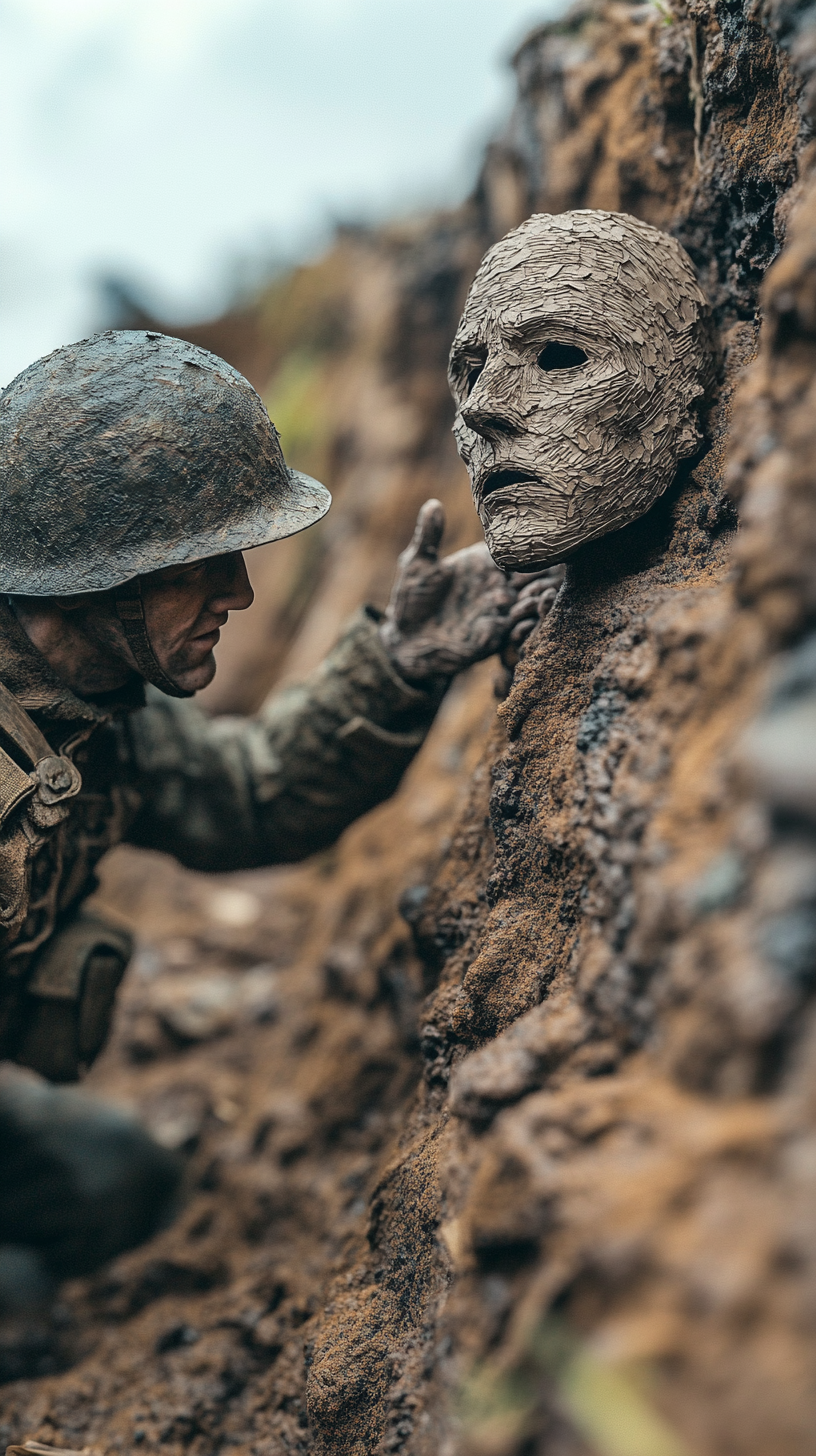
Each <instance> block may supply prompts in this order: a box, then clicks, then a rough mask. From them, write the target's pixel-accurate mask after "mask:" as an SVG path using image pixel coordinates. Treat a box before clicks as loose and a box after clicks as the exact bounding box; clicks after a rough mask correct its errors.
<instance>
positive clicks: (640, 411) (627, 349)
mask: <svg viewBox="0 0 816 1456" xmlns="http://www.w3.org/2000/svg"><path fill="white" fill-rule="evenodd" d="M706 319H707V305H706V300H705V297H704V295H703V293H702V292H701V290H700V288H699V286H698V284H697V281H696V278H695V275H694V270H693V268H692V265H691V261H690V259H689V258H688V256H687V254H686V253H685V252H684V250H683V249H682V248H681V247H680V245H679V244H678V243H676V242H675V241H674V239H672V238H670V237H668V235H667V234H665V233H662V232H659V231H658V230H657V228H653V227H650V226H649V225H648V224H646V223H642V222H638V221H637V220H636V219H635V218H632V217H628V216H626V214H624V213H612V212H596V211H582V212H572V213H569V212H567V213H562V214H558V215H549V214H546V213H539V214H537V215H535V216H534V217H531V218H529V219H528V220H527V221H526V222H525V223H522V225H521V227H519V228H516V229H514V231H513V232H511V233H508V234H507V236H506V237H505V238H502V240H501V241H500V242H499V243H497V244H496V245H495V247H493V248H491V249H490V252H489V253H488V254H487V255H486V257H485V258H484V260H483V262H482V264H481V267H480V268H479V271H478V273H477V275H476V278H475V280H474V283H473V286H472V288H471V290H470V293H469V295H468V299H467V303H466V305H465V311H464V313H463V315H462V319H461V322H460V324H459V328H458V330H457V332H456V338H455V339H454V342H453V348H452V350H451V358H450V368H449V380H450V385H451V390H452V392H453V396H454V399H455V401H456V405H457V413H456V421H455V424H454V434H455V436H456V444H457V447H458V450H459V453H460V455H461V456H462V459H463V460H464V462H465V464H466V466H467V468H468V473H469V475H470V480H471V486H472V488H473V498H474V501H475V504H476V509H477V511H478V512H479V517H480V519H481V522H482V525H483V527H484V532H485V537H486V540H487V544H488V547H489V549H490V554H491V556H492V557H493V559H494V561H495V562H496V564H497V565H498V566H501V567H504V568H505V569H506V570H531V569H533V568H537V567H542V566H549V565H552V564H553V563H555V562H558V561H564V560H565V559H566V558H567V557H568V556H570V555H571V554H572V553H573V552H574V551H575V550H576V549H577V548H578V547H579V546H582V545H584V544H585V543H586V542H588V541H593V540H596V539H597V538H598V537H599V536H605V535H606V534H607V533H608V532H610V531H616V530H618V529H619V528H620V527H621V526H625V525H627V524H628V523H629V522H630V521H634V520H636V519H637V517H638V516H641V515H643V513H644V512H645V511H647V510H648V509H649V507H650V506H651V505H652V504H653V503H654V501H656V500H657V498H658V496H660V495H662V493H663V492H664V491H665V490H666V488H667V487H668V486H669V485H670V484H671V482H672V480H673V478H674V475H675V473H676V470H677V464H678V461H679V460H681V459H683V458H684V457H686V456H689V455H693V454H694V453H695V452H696V450H697V448H698V446H699V443H700V438H701V436H700V430H699V426H698V423H697V418H696V414H697V405H698V403H699V401H700V400H701V398H702V396H703V395H704V393H705V391H706V389H707V388H708V385H709V382H710V378H711V368H712V364H711V354H710V346H709V341H708V332H707V325H706Z"/></svg>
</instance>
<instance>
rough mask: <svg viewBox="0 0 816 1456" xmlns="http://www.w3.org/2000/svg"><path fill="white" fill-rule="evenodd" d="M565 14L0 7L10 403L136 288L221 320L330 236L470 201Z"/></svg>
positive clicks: (102, 3) (280, 1)
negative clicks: (490, 147)
mask: <svg viewBox="0 0 816 1456" xmlns="http://www.w3.org/2000/svg"><path fill="white" fill-rule="evenodd" d="M561 8H563V7H562V3H561V0H0V135H2V138H3V144H2V148H0V384H5V383H7V382H8V380H9V379H10V378H12V377H13V375H14V374H16V373H17V372H18V371H19V370H20V369H21V368H23V367H24V366H25V365H26V364H27V363H29V362H30V361H31V360H32V359H34V358H36V357H38V356H39V355H41V354H44V353H46V352H48V350H50V349H53V348H55V347H56V346H57V345H58V344H61V343H66V342H69V341H71V340H72V339H75V338H78V337H82V335H83V334H85V333H88V332H89V331H90V330H91V329H92V328H94V327H95V326H97V325H98V323H99V322H100V321H101V317H102V316H101V313H100V303H99V294H98V280H99V278H100V277H102V276H104V275H106V274H107V275H109V274H115V275H119V276H123V277H125V278H127V279H129V280H131V281H132V282H133V283H135V284H136V285H137V286H138V287H140V288H141V289H142V290H143V292H144V295H145V297H146V298H147V299H148V301H149V302H151V303H152V304H153V306H154V307H155V308H156V309H157V310H159V311H160V312H162V313H163V314H164V315H165V316H171V317H176V318H187V319H190V318H194V317H202V316H206V314H207V313H209V312H211V311H213V310H215V309H217V308H219V307H220V306H221V305H222V303H223V302H224V301H225V299H226V298H227V295H228V292H229V290H230V288H231V287H234V282H235V277H236V276H240V273H241V270H242V269H243V271H244V274H246V272H247V270H248V269H249V268H250V266H254V265H257V263H258V260H261V259H266V258H281V257H293V256H297V255H298V254H303V253H305V252H308V251H309V250H314V248H315V247H317V246H319V243H320V239H321V238H322V237H325V236H326V233H327V230H328V229H329V228H330V226H331V222H332V219H333V218H341V219H354V218H356V217H377V216H383V215H387V214H390V213H395V212H399V211H404V210H405V209H406V208H410V207H412V206H418V205H422V204H424V203H429V202H431V203H436V202H439V201H455V200H457V199H458V198H459V197H461V196H462V195H463V194H464V192H465V191H466V190H467V188H468V187H469V185H470V183H471V182H472V179H473V176H474V172H475V167H476V159H477V157H478V153H479V148H480V146H481V144H482V143H483V141H484V139H485V138H486V137H487V136H488V135H489V133H490V131H491V129H492V127H493V126H495V124H496V123H497V121H499V120H500V119H501V117H502V116H503V115H504V114H505V113H506V110H507V108H508V106H509V104H510V99H511V96H512V85H511V79H510V74H509V71H508V68H507V58H508V56H509V55H510V53H511V51H512V49H513V47H514V46H515V44H516V43H517V42H518V41H519V40H520V39H521V38H522V37H523V35H524V33H525V32H526V30H527V29H529V28H530V26H531V25H533V24H534V23H536V22H538V21H540V20H542V19H544V18H546V17H547V16H548V15H552V14H553V13H556V12H557V10H560V9H561Z"/></svg>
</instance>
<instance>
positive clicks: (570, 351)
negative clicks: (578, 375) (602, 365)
mask: <svg viewBox="0 0 816 1456" xmlns="http://www.w3.org/2000/svg"><path fill="white" fill-rule="evenodd" d="M587 357H588V356H587V355H586V354H585V353H584V351H583V349H579V348H577V347H576V345H575V344H557V343H556V342H555V340H554V339H551V340H550V342H549V344H545V345H544V348H543V349H542V350H541V353H540V354H539V356H538V360H537V361H536V362H537V363H538V367H539V369H543V370H544V372H545V373H547V374H549V373H550V371H551V370H552V369H577V368H578V367H579V365H581V364H586V362H587Z"/></svg>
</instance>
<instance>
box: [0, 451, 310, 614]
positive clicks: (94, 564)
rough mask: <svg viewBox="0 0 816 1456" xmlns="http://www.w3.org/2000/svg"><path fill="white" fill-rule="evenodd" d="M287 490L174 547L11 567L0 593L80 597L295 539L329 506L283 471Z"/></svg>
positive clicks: (298, 477)
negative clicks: (273, 500) (170, 568)
mask: <svg viewBox="0 0 816 1456" xmlns="http://www.w3.org/2000/svg"><path fill="white" fill-rule="evenodd" d="M286 469H287V473H288V476H289V484H290V487H291V489H290V490H289V491H287V493H286V499H285V501H278V502H276V503H275V504H274V505H273V504H270V503H269V502H264V503H262V504H259V505H257V506H255V507H254V508H252V509H250V510H246V509H244V510H243V511H242V512H241V514H240V515H239V516H237V517H236V518H235V519H233V520H230V521H228V522H227V523H226V524H225V525H223V526H220V527H216V528H214V527H212V526H209V527H208V528H207V529H205V530H202V531H201V532H200V533H199V534H196V532H195V530H194V529H193V530H189V531H187V532H185V534H184V537H183V538H182V539H181V540H179V541H178V542H176V543H170V544H165V543H164V542H162V543H161V544H160V545H158V546H157V545H155V544H151V543H149V542H143V543H140V544H139V545H138V546H137V547H136V548H135V549H132V548H131V549H129V548H128V543H127V542H124V543H122V547H121V548H120V549H119V550H117V551H108V552H106V550H105V547H104V545H103V544H101V543H100V544H99V545H97V546H96V548H95V549H94V551H93V552H92V553H89V557H90V559H88V558H84V559H83V560H81V561H76V560H75V561H62V562H47V561H43V562H42V563H36V564H35V563H28V564H27V566H26V568H25V570H24V571H23V572H22V573H15V571H14V569H13V568H12V569H11V570H4V571H2V572H0V576H1V577H2V580H0V591H2V592H3V593H4V594H6V595H8V596H33V597H40V596H41V597H53V596H78V595H80V594H81V593H85V592H103V591H110V590H111V588H113V587H117V586H121V585H122V584H123V583H124V582H126V581H132V580H133V578H134V577H136V576H144V575H146V574H147V573H148V572H151V571H158V570H160V569H162V568H164V567H167V566H186V565H189V564H190V563H192V562H194V561H203V560H205V559H206V557H208V556H223V555H225V554H226V553H227V552H230V551H249V550H251V549H252V548H253V547H254V546H265V545H267V544H268V543H269V542H270V541H281V540H283V539H284V538H285V537H287V536H295V535H297V534H298V532H299V531H305V530H306V527H307V526H313V525H314V524H315V523H316V522H317V521H320V520H322V518H323V516H325V514H326V512H327V511H328V509H329V506H330V505H331V495H330V494H329V492H328V491H327V489H326V487H325V485H321V484H320V482H319V481H318V480H313V479H312V477H311V476H310V475H304V474H302V472H301V471H299V470H292V469H291V468H290V467H289V466H287V467H286Z"/></svg>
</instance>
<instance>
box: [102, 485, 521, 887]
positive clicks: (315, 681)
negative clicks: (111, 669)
mask: <svg viewBox="0 0 816 1456" xmlns="http://www.w3.org/2000/svg"><path fill="white" fill-rule="evenodd" d="M443 530H444V512H443V510H442V507H441V505H440V504H439V502H438V501H428V502H426V504H425V505H424V506H423V508H422V510H421V512H420V515H419V520H418V522H417V528H416V531H415V533H414V538H413V541H412V542H411V545H410V546H409V547H408V548H407V550H406V551H404V552H403V553H402V556H401V557H400V560H399V564H398V568H397V574H396V579H395V582H394V588H393V591H392V595H391V601H390V604H389V606H388V609H387V611H386V612H385V614H382V613H379V612H376V611H375V610H374V609H373V608H370V607H368V608H363V609H362V610H361V611H360V612H359V613H358V614H357V615H356V616H355V617H354V618H353V619H352V621H351V623H350V624H349V626H348V628H347V630H346V631H345V633H344V634H343V636H342V637H341V639H340V641H339V642H338V644H337V646H336V647H335V648H334V650H333V651H332V652H331V653H330V654H329V656H328V657H327V658H326V660H325V661H324V662H323V663H322V664H321V665H320V667H319V668H317V670H316V671H315V672H313V673H312V674H311V676H310V677H309V678H308V679H307V680H306V681H305V682H304V683H302V684H300V685H298V686H295V687H291V688H288V689H286V690H285V691H283V692H280V693H276V694H273V696H272V697H271V698H270V699H269V701H268V702H267V704H266V705H265V707H264V708H263V709H262V710H261V712H260V713H259V714H258V715H257V717H255V718H252V719H239V718H221V719H215V720H210V719H207V718H206V717H205V716H204V714H202V713H200V712H199V711H198V710H197V709H196V708H194V707H193V706H192V705H191V704H189V703H184V702H177V701H174V700H171V699H169V698H166V697H163V696H162V695H161V694H160V693H158V692H156V691H154V690H151V692H150V697H149V704H148V707H147V708H146V709H145V710H144V711H143V712H140V713H138V714H136V715H135V716H134V717H133V719H131V722H130V725H129V728H128V730H127V731H128V733H129V738H130V753H131V756H132V760H133V763H134V765H135V769H136V787H137V789H138V792H139V794H140V795H141V798H142V808H141V810H140V812H139V814H138V816H137V818H136V820H135V822H134V823H133V825H132V828H131V830H130V832H129V834H128V838H129V840H130V841H131V842H133V843H136V844H140V845H143V846H146V847H150V848H154V849H161V850H165V851H166V852H168V853H170V854H173V855H175V856H176V858H178V859H180V860H181V861H182V863H184V864H186V865H189V866H190V867H191V868H195V869H203V870H210V871H223V870H230V869H241V868H251V867H256V866H260V865H268V864H280V863H284V862H289V861H294V860H299V859H303V858H305V856H307V855H309V854H312V853H314V852H315V851H316V850H319V849H323V848H325V846H327V845H329V844H332V843H333V842H334V840H335V839H337V837H338V836H339V835H340V834H341V833H342V831H343V830H344V829H345V828H346V827H347V825H349V824H350V823H351V822H352V821H353V820H354V819H357V818H358V817H359V816H360V815H361V814H365V813H366V812H367V811H368V810H369V809H371V808H373V807H374V806H375V805H376V804H379V803H381V802H382V801H383V800H384V799H387V798H388V797H389V796H390V795H391V794H392V793H393V792H394V790H395V789H396V787H397V785H398V784H399V781H400V779H401V777H402V775H403V773H404V772H405V770H406V768H407V767H408V764H409V763H410V762H411V759H412V758H413V757H414V755H415V753H416V751H417V749H418V748H419V747H420V745H421V743H422V742H423V740H424V738H425V736H426V734H427V732H428V729H429V728H430V726H431V723H432V721H433V718H434V715H435V713H436V709H437V707H438V706H439V703H440V702H441V699H442V697H443V695H444V692H445V690H446V688H447V686H448V684H449V682H450V680H451V678H452V677H453V675H454V674H455V673H457V672H459V671H461V670H462V669H463V668H465V667H469V666H470V665H471V664H472V663H473V662H476V661H478V660H480V659H481V658H484V657H488V656H491V655H492V654H493V653H494V652H496V651H498V650H499V649H500V648H501V647H502V646H503V645H504V644H505V642H506V641H507V640H508V638H509V637H510V635H511V634H513V636H514V638H515V637H516V635H517V629H518V624H519V613H520V612H521V615H522V616H525V614H526V619H527V626H526V629H525V630H526V631H529V630H530V628H531V627H532V625H533V619H534V618H535V610H534V609H531V607H530V606H529V601H530V586H529V578H524V579H523V580H521V579H520V580H518V581H516V580H514V579H511V578H508V576H507V575H506V574H505V573H504V572H501V571H499V570H498V569H497V568H496V567H495V566H493V564H492V562H491V561H490V558H489V556H488V554H487V551H486V549H485V548H484V547H483V546H474V547H469V548H468V549H467V550H465V551H460V552H457V553H455V555H453V556H449V557H446V558H440V557H439V555H438V549H437V548H438V544H439V541H440V539H441V536H442V532H443ZM522 591H524V593H525V595H526V599H527V602H528V605H527V606H526V607H524V608H522V607H521V605H520V592H522Z"/></svg>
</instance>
